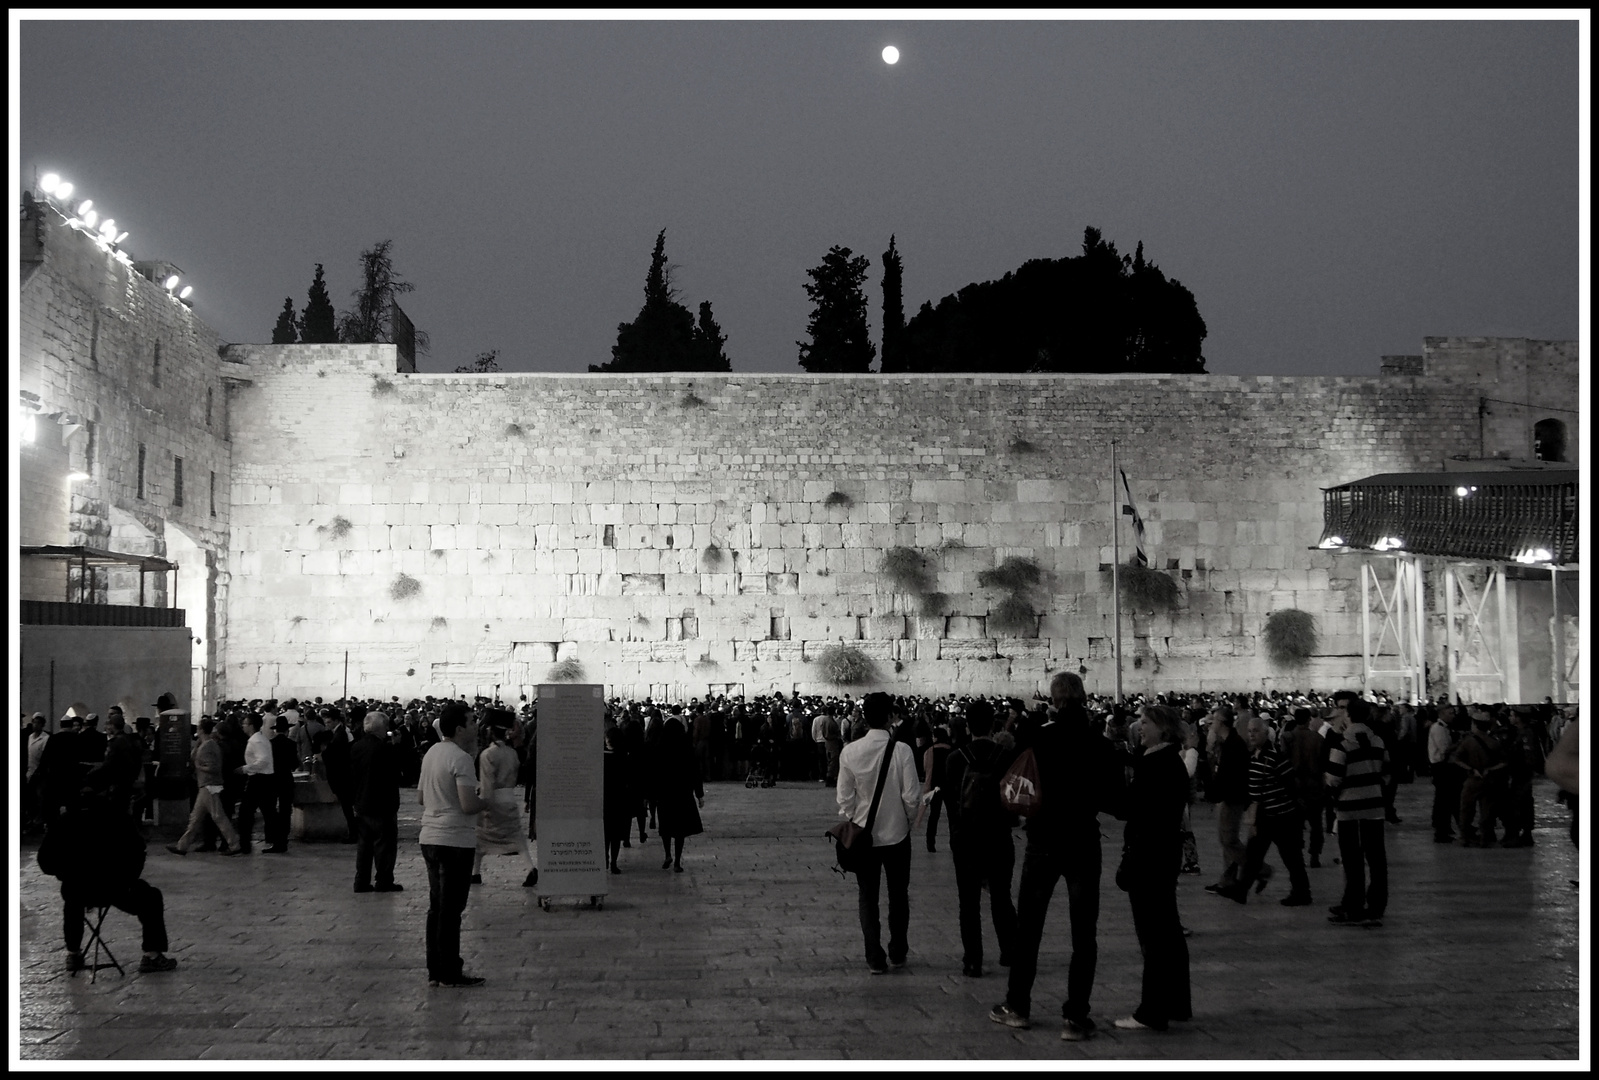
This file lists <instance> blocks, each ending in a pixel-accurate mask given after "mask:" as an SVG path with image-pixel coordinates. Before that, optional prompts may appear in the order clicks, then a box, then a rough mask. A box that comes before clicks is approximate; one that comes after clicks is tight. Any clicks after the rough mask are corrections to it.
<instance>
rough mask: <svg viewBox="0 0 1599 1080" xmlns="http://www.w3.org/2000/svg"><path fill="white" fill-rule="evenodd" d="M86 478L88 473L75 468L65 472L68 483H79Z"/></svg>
mask: <svg viewBox="0 0 1599 1080" xmlns="http://www.w3.org/2000/svg"><path fill="white" fill-rule="evenodd" d="M87 479H89V474H88V473H86V472H82V471H80V470H77V469H74V470H73V471H72V472H69V473H67V483H69V484H81V483H83V481H85V480H87Z"/></svg>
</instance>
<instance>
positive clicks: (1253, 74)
mask: <svg viewBox="0 0 1599 1080" xmlns="http://www.w3.org/2000/svg"><path fill="white" fill-rule="evenodd" d="M13 25H14V27H17V28H18V29H19V33H20V72H19V71H18V70H17V69H16V68H15V67H14V68H13V76H14V79H15V82H14V88H13V89H14V96H13V101H14V102H15V103H16V104H15V105H14V109H15V110H16V111H15V112H14V113H13V116H14V124H13V131H14V133H15V134H14V140H13V166H14V173H15V178H14V181H13V182H14V183H16V184H18V185H30V184H31V183H32V181H33V178H34V176H35V171H36V170H37V171H38V172H39V173H41V174H42V173H44V172H47V171H55V172H58V173H60V174H61V175H62V176H63V177H64V178H66V179H69V180H71V181H73V182H74V184H75V185H76V186H77V192H76V194H75V199H76V198H85V197H87V198H92V199H93V200H94V201H95V204H96V208H97V209H99V210H101V211H102V213H103V214H110V215H111V216H113V217H115V219H116V220H117V221H118V223H119V224H120V227H121V228H124V229H127V230H129V232H130V236H129V237H128V239H127V241H126V242H125V244H124V247H125V248H126V249H127V250H128V252H129V254H130V255H132V256H133V258H135V259H154V258H161V259H167V260H170V261H171V262H174V263H176V264H177V265H178V266H179V267H181V268H182V269H183V271H184V275H185V279H186V280H187V281H189V282H191V283H192V284H193V285H194V287H195V296H194V305H195V310H196V311H197V312H198V314H199V315H200V316H201V318H203V319H204V320H205V321H206V322H207V323H209V324H210V325H212V326H213V327H215V328H216V329H217V331H218V332H219V333H220V334H221V336H222V338H223V340H225V341H242V342H264V341H269V340H270V339H271V333H272V326H273V323H274V322H275V320H276V318H277V314H278V311H279V310H280V309H281V308H282V306H283V300H284V297H286V296H288V297H292V298H293V299H294V303H295V307H296V309H299V308H300V307H303V305H304V303H305V296H306V289H307V287H308V286H309V284H310V282H311V277H312V271H313V265H314V264H315V263H317V262H321V263H324V264H325V265H326V271H327V276H328V282H329V287H330V291H331V292H332V294H333V301H334V304H335V306H337V307H339V308H341V309H342V308H344V307H346V306H348V305H349V303H350V290H351V289H353V288H354V287H355V285H356V281H357V256H358V253H359V252H360V250H361V249H362V248H364V247H368V246H370V245H371V244H372V243H373V242H374V241H377V240H381V239H385V238H391V239H392V240H393V241H394V255H395V261H396V266H397V268H398V270H399V271H400V272H401V274H402V275H403V276H405V277H406V278H408V279H409V280H410V281H412V282H413V283H414V284H415V285H416V291H415V292H413V293H411V294H410V295H409V296H408V297H406V298H405V299H403V300H402V306H404V307H405V309H406V311H407V313H408V314H409V315H410V316H411V318H412V320H413V322H414V323H415V324H416V325H417V326H418V327H419V328H421V329H423V330H426V331H428V332H429V333H430V334H431V335H432V339H433V350H432V353H431V355H429V356H425V357H422V358H420V359H419V366H420V367H421V368H422V369H423V370H426V371H449V370H451V369H453V368H454V367H455V366H456V365H457V364H464V363H467V362H469V361H470V360H471V359H472V358H473V356H474V355H475V354H476V353H478V352H480V351H482V350H487V349H498V350H499V351H500V360H501V363H502V364H503V365H504V366H505V367H506V368H507V369H508V370H523V371H586V370H587V367H588V365H589V364H591V363H602V362H604V361H607V360H609V359H610V347H611V345H612V344H613V343H614V342H615V340H616V326H617V323H618V322H621V321H624V320H631V319H632V318H633V317H634V316H635V315H636V314H637V313H638V309H639V306H640V304H641V303H642V301H643V285H644V277H645V273H646V271H647V269H648V267H649V258H650V250H651V248H652V246H653V244H654V241H655V235H656V233H657V232H659V231H660V230H661V229H663V228H664V229H666V250H667V254H668V256H669V259H670V261H671V262H672V263H673V264H675V265H676V267H677V269H676V271H675V273H674V277H673V283H674V284H675V285H676V286H677V288H678V289H679V290H680V294H681V295H680V299H681V301H682V302H683V303H684V304H685V305H687V306H688V307H689V309H690V310H691V311H692V310H694V309H696V308H697V307H698V305H699V302H700V301H701V300H710V301H711V302H712V304H713V306H714V309H715V314H716V317H717V319H718V321H719V322H720V323H721V325H722V328H723V330H724V332H725V333H726V334H727V335H728V341H727V346H726V349H727V353H728V355H729V356H730V357H731V358H732V362H733V368H734V370H735V371H763V372H765V371H773V372H798V371H799V370H800V369H799V366H798V363H797V353H798V349H797V347H796V345H795V342H796V341H797V340H798V339H800V338H801V337H803V336H804V331H805V322H806V318H807V315H808V313H809V302H808V301H807V299H806V297H805V293H804V289H803V285H804V282H805V280H806V278H805V270H806V268H808V267H811V266H814V265H816V264H817V263H819V262H820V261H821V259H822V256H823V255H824V254H826V252H827V250H828V248H829V247H830V246H832V245H834V244H839V245H844V246H847V247H850V248H852V249H854V251H855V252H856V253H857V254H865V255H867V256H868V257H869V258H870V259H871V262H872V266H871V270H870V272H869V276H868V284H869V289H868V299H869V301H870V305H871V312H872V334H873V340H874V342H880V338H879V336H878V335H879V330H880V320H881V303H882V297H881V291H880V281H881V277H882V252H883V251H884V250H885V249H886V248H887V246H888V239H889V235H890V234H891V233H892V234H895V235H896V236H897V239H898V248H899V250H900V252H901V254H902V257H903V259H904V266H905V274H904V282H905V290H904V291H905V308H906V315H907V317H909V316H910V315H911V314H912V313H914V311H915V310H916V308H917V307H919V306H920V305H921V303H922V301H924V300H929V299H930V300H932V301H934V302H935V303H936V302H937V301H938V299H939V298H941V297H942V296H944V295H945V294H947V293H950V292H954V291H955V290H957V289H959V288H960V287H961V286H963V285H965V284H967V283H969V282H972V281H982V280H988V279H991V278H995V277H998V276H1000V275H1002V274H1004V273H1005V272H1006V271H1007V270H1013V269H1015V268H1016V267H1017V266H1019V265H1020V264H1021V263H1022V262H1023V261H1025V260H1027V259H1032V258H1041V257H1050V258H1059V257H1062V256H1068V255H1076V254H1078V253H1079V252H1080V250H1081V245H1082V236H1083V229H1084V227H1085V226H1090V225H1092V226H1096V227H1098V228H1100V229H1101V230H1103V232H1104V234H1105V236H1106V238H1107V239H1109V240H1111V241H1112V242H1114V243H1115V244H1116V245H1117V247H1118V248H1119V249H1120V250H1123V251H1125V252H1127V253H1129V254H1130V253H1131V252H1132V250H1133V248H1134V247H1135V246H1136V244H1137V243H1138V242H1139V241H1140V240H1141V241H1143V243H1144V249H1145V253H1146V256H1147V257H1148V258H1150V259H1151V260H1153V261H1154V262H1155V263H1156V264H1158V265H1159V266H1160V268H1161V269H1162V270H1163V271H1164V272H1165V273H1166V274H1167V276H1169V277H1174V278H1176V279H1178V280H1180V281H1181V282H1182V283H1183V284H1184V285H1185V286H1187V287H1188V288H1189V289H1190V290H1191V291H1192V292H1193V294H1194V296H1195V298H1196V299H1197V301H1198V305H1199V310H1200V313H1201V315H1202V316H1203V317H1204V318H1205V320H1206V322H1207V324H1208V326H1209V330H1210V333H1209V336H1208V337H1207V338H1206V340H1205V344H1204V353H1205V356H1206V359H1207V361H1208V367H1209V370H1210V371H1212V372H1216V373H1224V374H1233V373H1239V374H1242V373H1262V374H1373V375H1374V374H1376V372H1377V366H1378V363H1379V357H1380V356H1381V355H1383V354H1388V353H1419V352H1420V351H1421V347H1422V338H1423V337H1424V336H1427V335H1504V336H1516V337H1523V336H1524V337H1533V338H1575V337H1577V336H1578V314H1579V273H1578V271H1579V248H1578V234H1579V228H1578V224H1579V223H1578V210H1579V202H1578V198H1579V192H1578V189H1579V176H1578V165H1579V140H1578V134H1579V115H1578V101H1579V85H1578V77H1579V65H1578V24H1577V23H1576V22H1575V21H1574V20H1571V21H1565V22H1522V21H1471V22H1462V21H1438V22H1399V21H1383V22H1364V21H1354V22H1256V23H1248V22H1158V21H1157V22H1116V23H1105V22H1062V21H1048V20H1028V21H1021V22H971V21H938V22H930V21H917V20H911V19H907V20H904V21H896V22H878V21H869V22H868V21H860V22H840V21H826V22H814V21H760V22H750V21H728V22H685V21H675V22H674V21H663V22H649V23H644V22H636V21H606V22H586V23H571V22H540V21H533V22H501V21H493V22H433V21H418V22H405V23H376V22H252V21H223V22H181V21H172V22H161V21H151V22H108V21H100V20H93V21H81V22H39V21H28V22H22V23H20V25H19V24H15V23H14V24H13ZM890 44H892V45H896V46H897V47H898V48H899V49H900V51H901V54H902V58H901V60H900V61H899V63H898V64H897V65H895V66H892V67H890V66H888V65H887V64H885V63H884V62H883V60H882V58H881V53H882V50H883V47H884V46H885V45H890ZM17 191H18V195H17V197H18V199H19V200H20V187H19V188H18V189H17Z"/></svg>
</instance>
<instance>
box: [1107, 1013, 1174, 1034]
mask: <svg viewBox="0 0 1599 1080" xmlns="http://www.w3.org/2000/svg"><path fill="white" fill-rule="evenodd" d="M1116 1027H1118V1028H1120V1029H1121V1030H1122V1031H1164V1030H1165V1028H1157V1027H1152V1026H1150V1025H1149V1024H1146V1023H1144V1022H1143V1021H1141V1020H1139V1019H1138V1017H1136V1016H1124V1017H1122V1018H1121V1019H1120V1020H1117V1021H1116Z"/></svg>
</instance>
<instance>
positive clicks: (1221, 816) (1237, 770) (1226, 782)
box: [1205, 705, 1249, 892]
mask: <svg viewBox="0 0 1599 1080" xmlns="http://www.w3.org/2000/svg"><path fill="white" fill-rule="evenodd" d="M1233 715H1234V714H1233V711H1232V709H1230V708H1229V707H1227V706H1225V705H1219V706H1217V708H1216V711H1215V712H1214V713H1212V714H1211V731H1212V738H1213V739H1214V740H1215V742H1214V743H1213V745H1212V753H1211V761H1212V769H1213V771H1212V773H1211V779H1210V783H1209V784H1208V785H1207V786H1206V788H1205V794H1206V796H1207V797H1209V799H1210V800H1211V801H1212V802H1214V803H1215V804H1216V838H1217V839H1218V840H1219V841H1220V842H1221V854H1222V874H1221V877H1220V878H1219V879H1218V880H1217V881H1216V882H1215V883H1213V884H1210V885H1206V886H1205V891H1206V892H1221V891H1222V890H1223V889H1226V888H1228V887H1229V886H1232V885H1236V884H1237V883H1238V881H1239V875H1240V874H1241V873H1242V871H1243V869H1244V842H1243V840H1242V838H1241V837H1240V835H1239V826H1240V825H1242V824H1243V820H1244V811H1245V810H1247V809H1249V747H1247V746H1245V745H1244V740H1243V739H1242V738H1240V737H1239V735H1238V730H1237V728H1236V726H1235V724H1234V720H1233ZM1246 884H1247V882H1246Z"/></svg>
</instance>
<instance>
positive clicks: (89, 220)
mask: <svg viewBox="0 0 1599 1080" xmlns="http://www.w3.org/2000/svg"><path fill="white" fill-rule="evenodd" d="M99 220H100V213H99V211H97V210H90V211H89V212H88V213H87V214H84V215H83V223H84V224H85V225H87V226H88V227H89V228H91V229H92V228H94V223H95V222H97V221H99Z"/></svg>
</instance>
